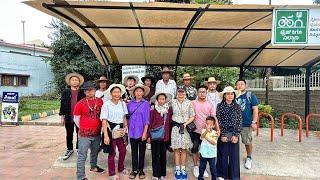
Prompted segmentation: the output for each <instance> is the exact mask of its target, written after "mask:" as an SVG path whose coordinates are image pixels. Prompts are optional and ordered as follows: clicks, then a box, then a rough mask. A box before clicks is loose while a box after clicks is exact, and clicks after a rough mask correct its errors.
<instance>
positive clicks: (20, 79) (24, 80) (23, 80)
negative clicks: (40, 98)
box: [17, 76, 28, 86]
mask: <svg viewBox="0 0 320 180" xmlns="http://www.w3.org/2000/svg"><path fill="white" fill-rule="evenodd" d="M17 86H28V76H17Z"/></svg>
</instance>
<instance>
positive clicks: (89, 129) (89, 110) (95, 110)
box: [73, 98, 103, 137]
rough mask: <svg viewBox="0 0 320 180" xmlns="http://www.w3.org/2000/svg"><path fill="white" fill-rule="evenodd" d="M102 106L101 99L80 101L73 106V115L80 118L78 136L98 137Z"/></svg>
mask: <svg viewBox="0 0 320 180" xmlns="http://www.w3.org/2000/svg"><path fill="white" fill-rule="evenodd" d="M102 105H103V101H102V99H101V98H95V99H91V100H87V98H83V99H81V100H80V101H79V102H78V103H77V104H76V106H75V108H74V112H73V115H75V116H80V127H79V136H81V137H95V136H98V135H100V132H101V121H100V111H101V107H102Z"/></svg>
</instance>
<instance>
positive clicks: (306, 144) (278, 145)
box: [0, 126, 320, 180]
mask: <svg viewBox="0 0 320 180" xmlns="http://www.w3.org/2000/svg"><path fill="white" fill-rule="evenodd" d="M260 132H261V134H260V136H259V137H257V138H256V139H255V146H256V148H255V150H254V154H253V158H254V164H253V168H252V170H250V171H248V170H244V169H243V168H242V169H241V179H245V180H246V179H248V180H253V179H259V180H260V179H261V180H264V179H280V180H282V179H320V171H318V168H319V167H320V153H319V147H320V138H319V137H316V136H314V134H313V133H312V136H311V137H310V138H308V139H307V138H305V136H304V138H303V141H302V143H299V142H298V137H297V132H295V131H290V130H286V131H285V137H279V132H278V131H277V132H276V133H275V141H274V142H273V143H270V142H269V134H268V133H269V129H262V130H261V131H260ZM0 136H1V138H0V177H1V179H10V180H11V179H41V180H42V179H75V171H76V170H75V160H76V154H74V155H73V156H72V157H71V158H70V159H69V160H67V161H63V160H61V158H60V156H61V155H62V154H63V152H64V150H65V142H64V138H65V132H64V127H61V126H18V127H0ZM149 153H150V152H148V154H147V158H146V166H147V167H146V173H147V175H148V178H147V179H150V177H151V176H150V174H151V173H152V171H151V165H150V163H151V157H150V155H149ZM168 154H170V155H169V157H168V160H169V163H168V175H170V176H168V179H169V180H171V179H173V178H172V176H171V175H172V170H171V169H170V167H173V164H172V158H171V157H170V156H172V155H171V153H168ZM241 154H242V156H241V157H242V158H244V157H245V154H244V151H243V148H242V149H241ZM128 156H130V155H129V154H128ZM129 159H130V158H127V162H126V163H127V167H128V168H130V167H131V166H130V162H129ZM105 160H106V156H105V155H104V154H103V153H101V154H100V156H99V164H100V165H101V167H105V166H106V161H105ZM190 167H191V159H189V165H188V169H191V168H190ZM87 174H88V177H89V178H90V179H107V177H108V176H107V173H106V174H102V175H97V174H90V173H89V172H88V173H87ZM189 175H190V176H192V175H191V173H189ZM122 179H128V178H127V177H122ZM193 179H195V178H193V177H190V180H193Z"/></svg>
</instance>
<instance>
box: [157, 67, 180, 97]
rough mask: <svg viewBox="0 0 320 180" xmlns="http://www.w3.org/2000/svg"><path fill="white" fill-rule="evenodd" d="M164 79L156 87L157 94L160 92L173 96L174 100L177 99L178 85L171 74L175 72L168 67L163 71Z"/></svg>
mask: <svg viewBox="0 0 320 180" xmlns="http://www.w3.org/2000/svg"><path fill="white" fill-rule="evenodd" d="M161 72H162V79H161V80H159V81H158V82H157V85H156V92H155V93H156V94H157V93H160V92H164V93H168V94H171V95H172V97H173V98H175V97H176V91H177V84H176V82H175V81H174V80H172V79H170V78H171V73H173V70H171V69H169V68H168V67H164V68H163V69H162V71H161Z"/></svg>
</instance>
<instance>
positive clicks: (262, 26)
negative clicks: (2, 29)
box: [25, 0, 320, 67]
mask: <svg viewBox="0 0 320 180" xmlns="http://www.w3.org/2000/svg"><path fill="white" fill-rule="evenodd" d="M25 3H26V4H27V5H30V6H32V7H34V8H36V9H38V10H40V11H43V12H45V13H47V14H50V15H52V16H54V17H56V18H58V19H61V20H62V21H64V22H65V23H67V24H68V25H69V26H71V28H73V29H74V30H75V31H76V32H77V33H78V34H79V35H80V36H81V37H82V38H83V39H84V40H85V41H86V42H87V44H88V45H89V46H90V48H91V49H92V51H93V52H94V54H95V55H96V57H97V58H98V60H99V61H100V62H101V63H102V64H104V65H108V64H132V65H138V64H150V65H151V64H153V65H205V66H207V65H209V66H211V65H212V66H221V67H227V66H228V67H240V66H252V67H274V66H279V67H301V66H308V65H310V64H313V63H314V62H317V61H318V59H319V58H318V57H319V55H320V47H314V46H312V47H306V46H292V47H286V46H281V47H279V46H277V47H275V46H272V45H271V27H272V12H273V9H274V8H275V7H284V6H268V5H203V4H177V3H131V2H130V3H129V2H127V3H115V2H102V1H63V0H54V1H53V0H33V1H27V2H25ZM311 7H312V6H285V7H284V8H299V9H300V8H311Z"/></svg>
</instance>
